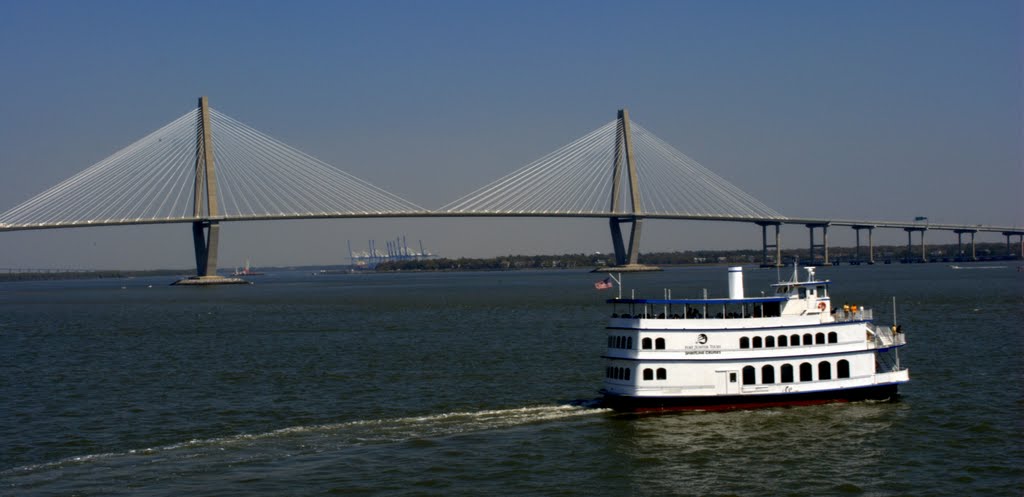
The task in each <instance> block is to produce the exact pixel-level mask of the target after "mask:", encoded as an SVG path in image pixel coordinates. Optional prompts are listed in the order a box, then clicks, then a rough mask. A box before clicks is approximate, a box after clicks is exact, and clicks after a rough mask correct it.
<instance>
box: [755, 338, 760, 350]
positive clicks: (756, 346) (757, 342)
mask: <svg viewBox="0 0 1024 497" xmlns="http://www.w3.org/2000/svg"><path fill="white" fill-rule="evenodd" d="M761 345H762V343H761V337H754V348H755V349H759V348H761Z"/></svg>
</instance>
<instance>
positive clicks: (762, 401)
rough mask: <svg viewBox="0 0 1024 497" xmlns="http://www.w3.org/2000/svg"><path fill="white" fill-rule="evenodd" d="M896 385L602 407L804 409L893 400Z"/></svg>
mask: <svg viewBox="0 0 1024 497" xmlns="http://www.w3.org/2000/svg"><path fill="white" fill-rule="evenodd" d="M896 387H897V384H896V383H889V384H884V385H871V386H866V387H858V388H844V389H836V390H818V391H813V392H798V393H780V394H762V395H709V396H700V397H697V396H686V397H682V396H676V397H633V396H627V395H615V394H608V393H605V394H604V399H603V401H602V404H603V405H604V407H610V408H612V409H615V410H617V411H627V412H648V411H733V410H741V409H756V408H764V407H785V406H807V405H818V404H830V403H834V402H858V401H864V400H878V401H885V400H896V398H897V388H896Z"/></svg>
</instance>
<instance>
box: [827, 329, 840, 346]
mask: <svg viewBox="0 0 1024 497" xmlns="http://www.w3.org/2000/svg"><path fill="white" fill-rule="evenodd" d="M828 343H839V335H837V334H836V332H834V331H830V332H828Z"/></svg>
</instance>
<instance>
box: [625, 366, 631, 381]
mask: <svg viewBox="0 0 1024 497" xmlns="http://www.w3.org/2000/svg"><path fill="white" fill-rule="evenodd" d="M624 369H625V370H626V377H625V378H624V379H626V380H628V379H629V371H630V369H629V368H624Z"/></svg>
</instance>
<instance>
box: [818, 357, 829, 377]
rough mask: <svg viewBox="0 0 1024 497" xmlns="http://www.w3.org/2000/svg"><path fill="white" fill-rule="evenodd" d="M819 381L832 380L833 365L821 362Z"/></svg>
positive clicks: (819, 365)
mask: <svg viewBox="0 0 1024 497" xmlns="http://www.w3.org/2000/svg"><path fill="white" fill-rule="evenodd" d="M818 379H819V380H831V379H832V363H830V362H828V361H821V362H819V363H818Z"/></svg>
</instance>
